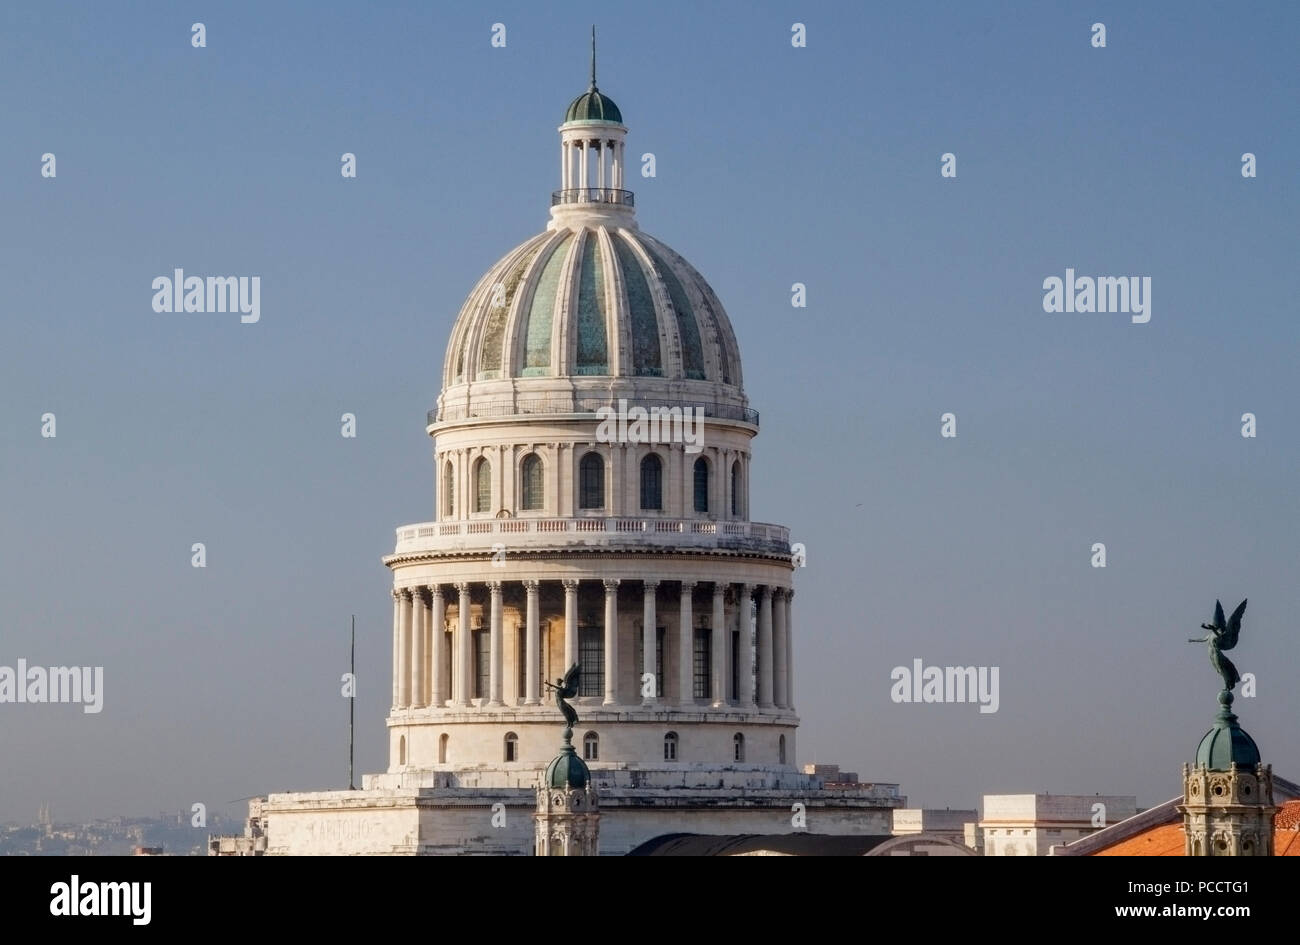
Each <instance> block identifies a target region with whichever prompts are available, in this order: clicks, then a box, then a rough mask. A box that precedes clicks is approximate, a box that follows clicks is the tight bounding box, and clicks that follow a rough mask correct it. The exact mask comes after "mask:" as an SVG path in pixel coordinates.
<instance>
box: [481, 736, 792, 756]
mask: <svg viewBox="0 0 1300 945" xmlns="http://www.w3.org/2000/svg"><path fill="white" fill-rule="evenodd" d="M782 737H784V736H782ZM518 760H519V736H518V735H516V734H515V733H514V732H506V761H518Z"/></svg>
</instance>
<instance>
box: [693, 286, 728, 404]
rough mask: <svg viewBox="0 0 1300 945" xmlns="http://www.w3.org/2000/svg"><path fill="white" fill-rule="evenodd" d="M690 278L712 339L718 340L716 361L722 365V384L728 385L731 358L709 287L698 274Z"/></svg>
mask: <svg viewBox="0 0 1300 945" xmlns="http://www.w3.org/2000/svg"><path fill="white" fill-rule="evenodd" d="M692 278H693V279H694V280H695V288H696V290H697V291H698V292H699V293H700V299H701V300H702V302H703V304H704V311H705V313H706V314H707V315H708V316H709V325H710V326H711V327H712V328H713V337H714V338H716V339H717V340H718V342H717V348H718V361H719V363H720V364H721V365H722V383H724V384H730V383H731V382H732V381H731V357H730V356H729V355H728V354H727V343H726V341H725V340H723V335H722V322H721V321H720V320H719V319H718V313H717V312H716V311H714V310H713V303H712V302H711V301H709V287H708V286H707V285H706V284H705V282H704V279H703V278H702V277H701V276H700V274H699V273H698V272H694V271H692Z"/></svg>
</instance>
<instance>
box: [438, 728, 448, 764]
mask: <svg viewBox="0 0 1300 945" xmlns="http://www.w3.org/2000/svg"><path fill="white" fill-rule="evenodd" d="M450 741H451V736H450V735H448V734H447V733H446V732H443V733H442V735H441V736H440V737H439V738H438V764H440V765H445V764H446V763H447V743H448V742H450Z"/></svg>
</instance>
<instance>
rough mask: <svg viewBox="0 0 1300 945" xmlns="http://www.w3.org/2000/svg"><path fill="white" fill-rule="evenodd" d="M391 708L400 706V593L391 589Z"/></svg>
mask: <svg viewBox="0 0 1300 945" xmlns="http://www.w3.org/2000/svg"><path fill="white" fill-rule="evenodd" d="M392 594H393V708H394V709H395V708H397V707H398V706H399V705H400V704H401V683H402V592H401V591H399V590H397V588H393V591H392Z"/></svg>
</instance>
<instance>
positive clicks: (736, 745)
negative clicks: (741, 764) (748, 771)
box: [731, 732, 745, 761]
mask: <svg viewBox="0 0 1300 945" xmlns="http://www.w3.org/2000/svg"><path fill="white" fill-rule="evenodd" d="M731 747H732V754H733V755H734V756H735V758H736V760H737V761H744V760H745V736H744V735H742V734H741V733H740V732H737V733H736V734H735V735H734V736H732V739H731Z"/></svg>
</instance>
